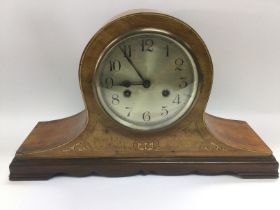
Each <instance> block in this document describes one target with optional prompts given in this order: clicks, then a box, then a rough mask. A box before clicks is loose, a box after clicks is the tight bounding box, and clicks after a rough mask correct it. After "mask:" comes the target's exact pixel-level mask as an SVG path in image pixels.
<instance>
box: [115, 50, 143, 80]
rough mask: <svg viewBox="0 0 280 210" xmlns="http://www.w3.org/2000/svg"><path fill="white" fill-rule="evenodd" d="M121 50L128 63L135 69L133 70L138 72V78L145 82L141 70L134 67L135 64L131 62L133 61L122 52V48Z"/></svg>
mask: <svg viewBox="0 0 280 210" xmlns="http://www.w3.org/2000/svg"><path fill="white" fill-rule="evenodd" d="M120 50H121V51H122V53H123V55H124V57H125V58H126V59H127V61H128V62H129V63H130V65H131V66H132V67H133V69H134V70H135V71H136V73H137V74H138V76H139V77H140V78H141V80H142V81H143V82H144V81H145V79H144V77H143V76H142V75H141V73H140V71H139V69H138V68H137V67H136V66H135V65H134V63H133V62H132V61H131V59H130V58H129V57H128V56H127V55H126V53H125V51H124V50H122V48H121V47H120Z"/></svg>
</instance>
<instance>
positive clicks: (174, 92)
mask: <svg viewBox="0 0 280 210" xmlns="http://www.w3.org/2000/svg"><path fill="white" fill-rule="evenodd" d="M93 81H94V82H93V85H94V89H95V90H96V93H97V98H98V102H99V104H100V105H101V107H102V108H103V110H104V111H105V112H106V113H107V114H108V115H109V116H110V117H111V118H112V119H113V120H115V121H117V122H118V123H120V124H121V125H123V126H125V127H128V128H131V129H133V130H138V131H153V130H159V129H163V128H166V127H169V126H171V125H174V123H175V122H177V121H178V120H179V119H181V118H182V117H184V116H185V115H186V114H187V112H188V111H189V110H190V108H191V106H192V104H193V102H194V100H195V98H196V94H197V88H198V82H199V81H198V73H197V68H196V65H195V62H194V59H193V58H192V56H191V54H190V53H189V51H188V49H187V47H186V45H184V44H182V43H181V42H179V41H177V40H176V39H175V38H174V37H173V36H172V35H170V34H168V33H165V32H162V31H157V30H149V31H145V30H143V31H138V32H135V33H132V34H130V35H127V36H124V37H121V38H119V39H117V40H115V41H114V42H113V43H112V44H110V45H109V46H108V49H106V50H105V52H104V53H103V54H102V56H101V57H100V58H99V62H98V64H97V68H96V73H95V78H94V80H93Z"/></svg>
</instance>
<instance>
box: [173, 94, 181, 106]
mask: <svg viewBox="0 0 280 210" xmlns="http://www.w3.org/2000/svg"><path fill="white" fill-rule="evenodd" d="M172 103H174V104H180V103H181V101H180V95H179V94H178V95H177V96H176V97H175V98H174V99H173V101H172Z"/></svg>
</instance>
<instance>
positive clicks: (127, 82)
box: [113, 80, 144, 88]
mask: <svg viewBox="0 0 280 210" xmlns="http://www.w3.org/2000/svg"><path fill="white" fill-rule="evenodd" d="M132 85H144V82H130V81H127V80H125V81H123V82H120V83H117V84H113V86H123V87H127V88H128V87H130V86H132Z"/></svg>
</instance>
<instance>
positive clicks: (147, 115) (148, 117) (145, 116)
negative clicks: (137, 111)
mask: <svg viewBox="0 0 280 210" xmlns="http://www.w3.org/2000/svg"><path fill="white" fill-rule="evenodd" d="M142 118H143V120H144V121H145V122H148V121H150V120H151V113H150V112H148V111H147V112H144V113H143V115H142Z"/></svg>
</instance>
